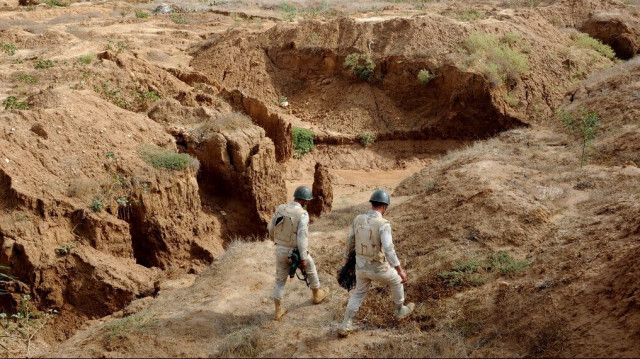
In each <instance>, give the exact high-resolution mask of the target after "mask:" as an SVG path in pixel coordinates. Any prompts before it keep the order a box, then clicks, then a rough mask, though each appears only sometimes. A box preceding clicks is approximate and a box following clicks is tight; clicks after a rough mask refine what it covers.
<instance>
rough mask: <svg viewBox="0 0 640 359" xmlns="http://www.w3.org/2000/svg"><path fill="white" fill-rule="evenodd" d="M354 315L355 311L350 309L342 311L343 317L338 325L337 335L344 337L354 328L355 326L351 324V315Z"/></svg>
mask: <svg viewBox="0 0 640 359" xmlns="http://www.w3.org/2000/svg"><path fill="white" fill-rule="evenodd" d="M355 315H356V312H354V311H353V310H350V309H347V311H346V312H344V319H343V320H342V324H340V326H339V327H338V336H340V337H342V338H344V337H346V336H347V335H349V333H351V332H352V331H354V330H355V327H354V326H353V317H355Z"/></svg>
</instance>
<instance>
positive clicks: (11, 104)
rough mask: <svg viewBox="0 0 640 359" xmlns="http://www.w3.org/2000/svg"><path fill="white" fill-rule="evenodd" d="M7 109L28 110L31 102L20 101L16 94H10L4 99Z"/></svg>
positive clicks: (3, 102)
mask: <svg viewBox="0 0 640 359" xmlns="http://www.w3.org/2000/svg"><path fill="white" fill-rule="evenodd" d="M2 104H3V105H4V109H5V110H28V109H29V104H27V103H26V102H25V101H18V98H17V97H15V96H9V97H7V98H6V99H4V101H2Z"/></svg>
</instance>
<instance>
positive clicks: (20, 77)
mask: <svg viewBox="0 0 640 359" xmlns="http://www.w3.org/2000/svg"><path fill="white" fill-rule="evenodd" d="M18 80H19V81H22V82H25V83H28V84H35V83H36V82H38V79H37V78H35V77H33V76H31V75H27V74H23V75H18Z"/></svg>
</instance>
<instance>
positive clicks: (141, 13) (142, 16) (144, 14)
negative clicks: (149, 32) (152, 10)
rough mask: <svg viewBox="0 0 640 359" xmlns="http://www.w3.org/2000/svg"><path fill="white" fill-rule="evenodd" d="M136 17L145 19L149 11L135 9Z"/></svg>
mask: <svg viewBox="0 0 640 359" xmlns="http://www.w3.org/2000/svg"><path fill="white" fill-rule="evenodd" d="M136 17H137V18H138V19H146V18H148V17H149V13H148V12H144V11H136Z"/></svg>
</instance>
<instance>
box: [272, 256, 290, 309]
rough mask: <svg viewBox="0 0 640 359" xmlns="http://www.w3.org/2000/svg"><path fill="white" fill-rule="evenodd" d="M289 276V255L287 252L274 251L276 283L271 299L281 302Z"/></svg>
mask: <svg viewBox="0 0 640 359" xmlns="http://www.w3.org/2000/svg"><path fill="white" fill-rule="evenodd" d="M288 276H289V254H288V252H287V251H283V250H277V251H276V283H275V286H274V289H273V299H275V300H282V297H283V296H284V286H285V284H287V277H288Z"/></svg>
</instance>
